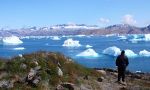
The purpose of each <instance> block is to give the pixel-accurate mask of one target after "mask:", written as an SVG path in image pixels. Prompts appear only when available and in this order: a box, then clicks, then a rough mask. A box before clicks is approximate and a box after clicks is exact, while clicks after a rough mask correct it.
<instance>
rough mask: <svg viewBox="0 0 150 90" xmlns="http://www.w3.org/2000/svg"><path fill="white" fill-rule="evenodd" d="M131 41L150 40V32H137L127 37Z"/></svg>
mask: <svg viewBox="0 0 150 90" xmlns="http://www.w3.org/2000/svg"><path fill="white" fill-rule="evenodd" d="M129 41H131V42H139V41H150V34H139V35H136V34H135V35H133V38H131V39H129Z"/></svg>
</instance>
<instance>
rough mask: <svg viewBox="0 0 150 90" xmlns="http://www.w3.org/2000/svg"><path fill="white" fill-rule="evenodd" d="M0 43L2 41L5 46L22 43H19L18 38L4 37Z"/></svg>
mask: <svg viewBox="0 0 150 90" xmlns="http://www.w3.org/2000/svg"><path fill="white" fill-rule="evenodd" d="M2 41H3V44H6V45H18V44H21V43H23V41H21V40H20V39H19V37H17V36H11V37H4V38H3V39H2Z"/></svg>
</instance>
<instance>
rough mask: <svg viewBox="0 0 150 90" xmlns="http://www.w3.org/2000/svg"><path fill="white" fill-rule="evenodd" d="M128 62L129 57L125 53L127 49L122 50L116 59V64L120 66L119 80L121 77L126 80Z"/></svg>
mask: <svg viewBox="0 0 150 90" xmlns="http://www.w3.org/2000/svg"><path fill="white" fill-rule="evenodd" d="M128 64H129V61H128V57H127V56H126V55H125V51H124V50H122V51H121V55H119V56H118V57H117V59H116V66H117V67H118V82H120V79H122V82H125V71H126V67H127V66H128Z"/></svg>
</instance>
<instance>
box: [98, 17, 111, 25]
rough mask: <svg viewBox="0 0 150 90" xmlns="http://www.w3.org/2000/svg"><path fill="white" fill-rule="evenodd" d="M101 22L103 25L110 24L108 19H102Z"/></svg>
mask: <svg viewBox="0 0 150 90" xmlns="http://www.w3.org/2000/svg"><path fill="white" fill-rule="evenodd" d="M99 22H100V23H102V24H107V23H109V22H110V20H109V19H107V18H100V19H99Z"/></svg>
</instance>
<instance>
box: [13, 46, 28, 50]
mask: <svg viewBox="0 0 150 90" xmlns="http://www.w3.org/2000/svg"><path fill="white" fill-rule="evenodd" d="M24 49H25V48H24V47H17V48H13V50H24Z"/></svg>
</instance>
